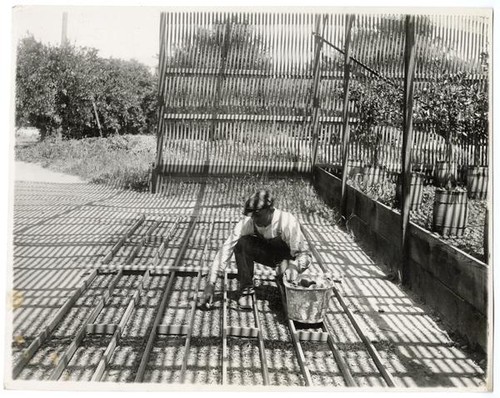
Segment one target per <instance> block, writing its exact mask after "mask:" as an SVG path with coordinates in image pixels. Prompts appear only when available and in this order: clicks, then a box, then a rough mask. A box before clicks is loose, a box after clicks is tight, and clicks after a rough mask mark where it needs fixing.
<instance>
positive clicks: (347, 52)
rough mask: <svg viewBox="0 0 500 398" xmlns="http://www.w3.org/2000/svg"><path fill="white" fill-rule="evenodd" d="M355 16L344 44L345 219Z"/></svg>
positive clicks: (342, 203)
mask: <svg viewBox="0 0 500 398" xmlns="http://www.w3.org/2000/svg"><path fill="white" fill-rule="evenodd" d="M353 23H354V15H348V16H347V20H346V26H345V42H344V98H343V101H342V102H343V105H342V191H341V192H342V197H341V201H340V209H341V214H342V216H343V217H344V218H345V217H346V216H347V215H346V212H347V210H346V208H347V190H346V183H347V160H348V159H349V81H350V74H351V30H352V25H353Z"/></svg>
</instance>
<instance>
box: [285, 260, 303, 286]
mask: <svg viewBox="0 0 500 398" xmlns="http://www.w3.org/2000/svg"><path fill="white" fill-rule="evenodd" d="M283 276H284V278H285V280H286V281H288V282H293V281H295V280H296V279H297V278H298V277H299V270H298V268H297V265H296V264H295V262H294V261H290V262H289V263H288V267H287V269H286V270H285V272H284V273H283Z"/></svg>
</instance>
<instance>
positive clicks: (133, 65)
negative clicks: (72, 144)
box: [16, 37, 157, 139]
mask: <svg viewBox="0 0 500 398" xmlns="http://www.w3.org/2000/svg"><path fill="white" fill-rule="evenodd" d="M156 80H157V79H156V78H155V77H154V76H153V75H152V74H151V73H150V72H149V70H148V68H147V67H146V66H144V65H142V64H140V63H138V62H136V61H123V60H118V59H104V58H100V57H99V56H98V53H97V50H95V49H89V48H82V47H75V46H71V45H65V46H61V47H55V46H50V45H44V44H42V43H40V42H38V41H36V40H35V39H34V38H33V37H26V38H24V39H22V40H21V41H20V42H19V45H18V52H17V69H16V125H17V126H18V127H27V126H31V127H36V128H38V129H39V130H40V132H41V137H42V139H44V138H45V137H47V136H50V135H54V134H57V135H59V136H62V137H67V138H82V137H92V136H98V135H100V136H108V135H110V134H116V133H119V134H143V133H148V132H152V131H153V128H154V125H155V123H156V121H155V118H156V116H155V115H156V112H155V109H156V84H157V83H156Z"/></svg>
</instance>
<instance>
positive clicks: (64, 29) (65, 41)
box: [61, 12, 68, 46]
mask: <svg viewBox="0 0 500 398" xmlns="http://www.w3.org/2000/svg"><path fill="white" fill-rule="evenodd" d="M66 44H68V13H67V12H63V16H62V33H61V46H65V45H66Z"/></svg>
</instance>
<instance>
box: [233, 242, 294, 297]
mask: <svg viewBox="0 0 500 398" xmlns="http://www.w3.org/2000/svg"><path fill="white" fill-rule="evenodd" d="M234 256H235V258H236V266H237V267H238V281H239V282H240V289H241V290H243V289H245V288H247V287H252V286H253V274H254V262H255V261H256V262H258V263H260V264H264V265H267V266H268V267H273V268H275V267H276V266H277V265H279V263H280V262H281V261H283V260H290V259H291V258H292V257H291V256H290V248H289V247H288V245H287V244H286V243H285V242H284V241H283V240H282V239H281V238H280V237H277V238H273V239H263V238H260V237H258V236H255V235H246V236H242V237H241V238H240V239H239V240H238V243H236V246H235V247H234Z"/></svg>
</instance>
